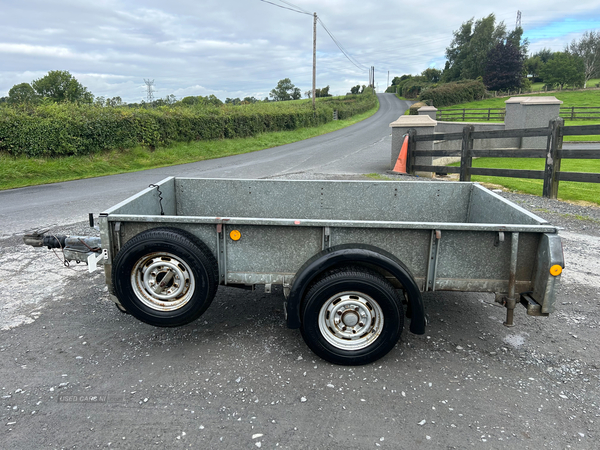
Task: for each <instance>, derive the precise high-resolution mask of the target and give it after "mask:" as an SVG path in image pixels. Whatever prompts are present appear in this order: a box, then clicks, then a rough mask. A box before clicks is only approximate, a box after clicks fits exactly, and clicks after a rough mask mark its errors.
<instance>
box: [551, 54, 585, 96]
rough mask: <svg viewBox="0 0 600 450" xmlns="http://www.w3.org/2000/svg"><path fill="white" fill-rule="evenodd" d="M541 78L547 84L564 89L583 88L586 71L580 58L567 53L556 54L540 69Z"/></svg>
mask: <svg viewBox="0 0 600 450" xmlns="http://www.w3.org/2000/svg"><path fill="white" fill-rule="evenodd" d="M540 76H541V77H542V79H543V80H544V82H545V83H546V84H550V85H558V86H560V88H561V89H562V88H563V87H564V86H565V85H566V84H568V85H569V86H573V87H576V86H583V83H584V81H585V69H584V63H583V60H582V59H581V58H580V57H579V56H575V55H571V54H570V53H567V52H556V53H554V56H553V57H552V59H549V60H548V62H547V63H546V64H544V65H543V66H542V68H541V69H540Z"/></svg>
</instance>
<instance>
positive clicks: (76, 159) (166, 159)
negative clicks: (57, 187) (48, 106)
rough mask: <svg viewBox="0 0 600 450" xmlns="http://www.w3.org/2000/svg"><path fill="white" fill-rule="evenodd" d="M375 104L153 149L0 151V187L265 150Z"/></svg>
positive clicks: (335, 125)
mask: <svg viewBox="0 0 600 450" xmlns="http://www.w3.org/2000/svg"><path fill="white" fill-rule="evenodd" d="M378 108H379V107H375V108H373V109H371V110H370V111H367V112H366V113H363V114H359V115H356V116H354V117H351V118H350V119H346V120H337V121H333V122H329V123H327V124H325V125H322V126H319V127H314V128H302V129H299V130H294V131H281V132H273V133H263V134H261V135H259V136H255V137H250V138H239V139H222V140H213V141H194V142H190V143H177V144H173V145H170V146H168V147H164V148H162V147H161V148H158V149H156V150H155V151H153V152H150V151H148V149H147V148H143V147H135V148H132V149H127V150H122V151H120V150H112V151H106V152H102V153H98V154H94V155H86V156H68V157H61V158H28V157H13V156H8V155H2V154H0V190H3V189H13V188H17V187H24V186H34V185H39V184H46V183H57V182H60V181H69V180H78V179H82V178H93V177H99V176H104V175H115V174H119V173H127V172H137V171H139V170H145V169H154V168H157V167H166V166H172V165H176V164H185V163H190V162H196V161H203V160H206V159H213V158H221V157H224V156H231V155H237V154H241V153H249V152H254V151H257V150H264V149H266V148H272V147H277V146H280V145H284V144H289V143H292V142H297V141H301V140H304V139H308V138H311V137H315V136H320V135H322V134H326V133H330V132H332V131H335V130H339V129H341V128H345V127H347V126H350V125H352V124H354V123H357V122H360V121H361V120H364V119H366V118H368V117H370V116H372V115H373V114H375V113H376V112H377V110H378Z"/></svg>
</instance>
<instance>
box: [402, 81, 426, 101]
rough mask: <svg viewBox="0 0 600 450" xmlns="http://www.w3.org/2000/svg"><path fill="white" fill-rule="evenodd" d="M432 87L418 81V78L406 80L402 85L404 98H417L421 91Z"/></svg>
mask: <svg viewBox="0 0 600 450" xmlns="http://www.w3.org/2000/svg"><path fill="white" fill-rule="evenodd" d="M429 86H431V83H429V82H427V81H422V80H418V79H416V78H411V79H408V80H406V81H405V82H404V83H403V84H402V91H401V92H402V97H404V98H417V97H418V96H419V94H421V91H423V90H424V89H427V88H428V87H429Z"/></svg>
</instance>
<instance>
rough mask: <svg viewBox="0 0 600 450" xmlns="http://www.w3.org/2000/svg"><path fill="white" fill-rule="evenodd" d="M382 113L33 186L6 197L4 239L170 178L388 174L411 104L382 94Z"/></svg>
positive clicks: (1, 201)
mask: <svg viewBox="0 0 600 450" xmlns="http://www.w3.org/2000/svg"><path fill="white" fill-rule="evenodd" d="M378 97H379V102H380V108H379V110H378V111H377V113H375V114H374V115H373V116H371V117H370V118H368V119H366V120H364V121H362V122H359V123H357V124H355V125H352V126H350V127H347V128H344V129H341V130H338V131H335V132H332V133H329V134H325V135H323V136H318V137H315V138H312V139H307V140H304V141H300V142H296V143H293V144H288V145H283V146H280V147H275V148H271V149H267V150H262V151H259V152H253V153H246V154H243V155H235V156H229V157H226V158H219V159H213V160H208V161H200V162H196V163H191V164H183V165H178V166H171V167H163V168H159V169H152V170H146V171H143V172H135V173H126V174H121V175H111V176H105V177H98V178H90V179H85V180H77V181H68V182H64V183H55V184H48V185H42V186H32V187H26V188H20V189H12V190H8V191H1V192H0V239H1V238H2V237H7V236H11V235H13V234H15V233H20V232H22V231H23V230H29V229H32V228H44V227H49V226H56V225H65V224H69V223H73V222H75V221H78V220H83V219H84V218H85V217H86V216H87V214H88V213H90V212H93V213H95V214H97V213H99V212H101V211H103V210H105V209H107V208H109V207H110V206H113V205H115V204H117V203H119V202H120V201H122V200H124V199H125V198H127V197H129V196H130V195H133V194H135V193H137V192H139V191H141V190H142V189H143V188H145V187H147V186H148V185H149V184H150V183H156V182H157V181H160V180H162V179H163V178H165V177H168V176H171V175H174V176H182V177H205V178H265V177H272V176H278V175H284V174H289V173H294V172H311V171H319V172H324V173H371V172H382V171H384V170H386V169H388V168H389V167H388V166H389V160H390V149H391V128H389V124H390V123H391V122H393V121H394V120H396V119H397V118H398V117H399V116H400V115H402V114H403V113H404V111H406V109H407V108H408V107H409V106H410V104H411V102H406V101H401V100H398V99H397V98H396V96H395V95H394V94H378Z"/></svg>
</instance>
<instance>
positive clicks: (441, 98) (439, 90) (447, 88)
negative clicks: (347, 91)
mask: <svg viewBox="0 0 600 450" xmlns="http://www.w3.org/2000/svg"><path fill="white" fill-rule="evenodd" d="M486 96H487V91H486V89H485V86H484V84H483V82H482V81H480V80H466V81H458V82H455V83H445V84H440V85H438V86H437V87H432V88H430V89H426V90H423V92H421V95H419V100H421V101H428V103H430V104H432V105H433V106H435V107H436V108H440V107H442V106H450V105H456V104H458V103H466V102H472V101H475V100H481V99H482V98H485V97H486Z"/></svg>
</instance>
